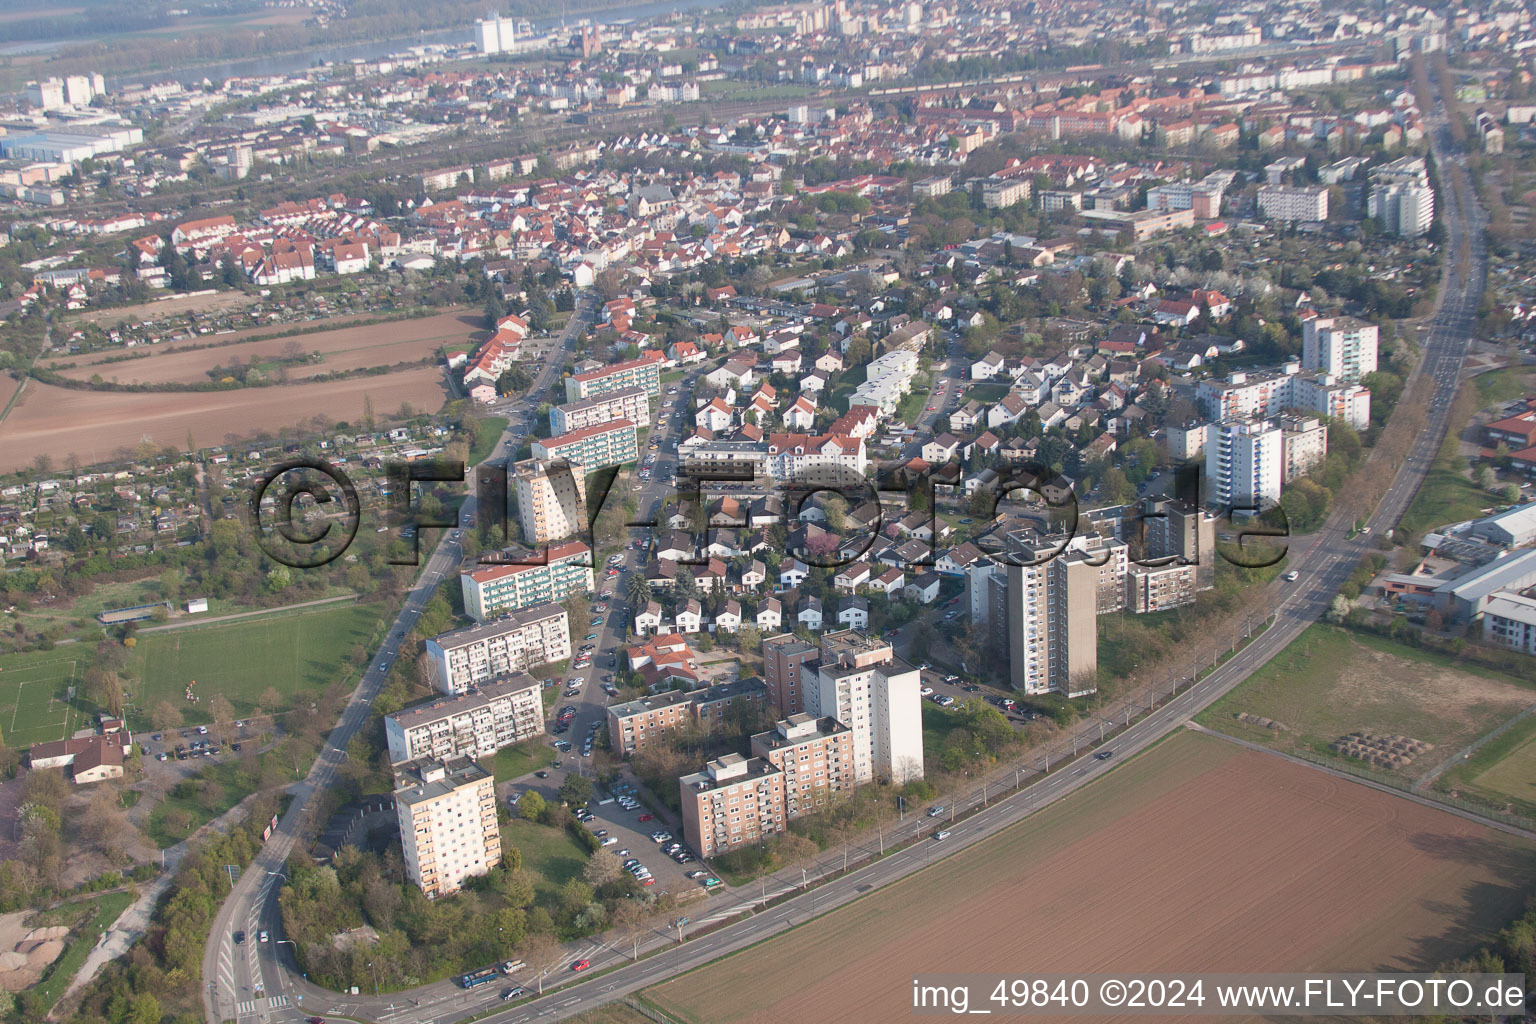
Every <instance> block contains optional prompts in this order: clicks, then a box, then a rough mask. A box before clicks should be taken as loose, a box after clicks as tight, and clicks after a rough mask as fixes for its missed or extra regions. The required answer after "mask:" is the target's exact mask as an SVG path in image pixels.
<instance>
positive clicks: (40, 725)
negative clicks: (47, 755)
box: [0, 644, 92, 749]
mask: <svg viewBox="0 0 1536 1024" xmlns="http://www.w3.org/2000/svg"><path fill="white" fill-rule="evenodd" d="M73 646H74V645H73V644H66V645H64V646H62V647H57V648H55V649H53V650H51V651H33V652H29V653H26V654H7V655H5V656H4V657H3V658H0V739H3V740H4V742H5V744H6V745H7V746H9V747H12V748H15V749H21V748H24V747H30V746H31V745H32V744H34V743H47V742H50V741H52V740H62V739H68V738H69V736H70V735H71V734H72V733H74V732H75V730H77V729H83V728H85V727H87V726H89V725H90V724H91V714H92V712H91V709H90V708H89V707H88V706H87V704H86V702H85V701H84V700H83V699H82V697H83V694H81V693H80V689H81V686H82V683H81V679H82V677H83V676H84V675H85V669H86V664H85V661H84V658H83V657H82V655H86V654H88V653H89V652H87V651H85V650H79V651H71V650H70V648H71V647H73Z"/></svg>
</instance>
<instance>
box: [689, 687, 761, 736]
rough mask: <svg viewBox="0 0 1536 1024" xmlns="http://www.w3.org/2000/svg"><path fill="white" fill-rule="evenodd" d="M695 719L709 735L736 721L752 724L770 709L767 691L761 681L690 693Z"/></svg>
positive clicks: (707, 688) (708, 688) (709, 688)
mask: <svg viewBox="0 0 1536 1024" xmlns="http://www.w3.org/2000/svg"><path fill="white" fill-rule="evenodd" d="M688 696H689V698H690V699H691V700H692V702H693V717H694V720H695V721H697V722H698V723H699V727H700V728H702V729H703V730H705V731H706V732H708V731H710V730H712V729H723V728H727V727H728V726H729V725H730V724H731V723H733V722H743V723H744V722H752V721H754V720H756V719H758V716H760V715H762V714H763V712H764V711H766V710H768V708H769V704H768V691H767V690H766V689H765V688H764V687H763V684H762V681H761V680H758V679H737V680H734V681H732V682H728V683H716V684H715V685H714V686H706V687H705V688H704V689H702V690H694V691H693V692H691V693H690V694H688Z"/></svg>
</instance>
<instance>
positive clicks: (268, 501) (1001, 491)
mask: <svg viewBox="0 0 1536 1024" xmlns="http://www.w3.org/2000/svg"><path fill="white" fill-rule="evenodd" d="M619 472H620V470H619V468H618V467H607V468H604V469H600V470H597V471H596V472H593V473H586V472H585V471H584V469H583V467H581V466H580V465H578V464H575V463H569V462H566V461H565V460H563V459H552V460H548V461H545V462H542V463H540V464H539V465H538V467H537V474H538V476H539V478H540V482H541V483H542V484H544V485H546V486H545V487H544V490H543V491H542V492H541V494H540V496H539V498H538V501H539V504H540V509H541V512H542V514H544V515H546V517H547V518H548V519H555V513H556V511H557V509H556V508H555V507H554V506H559V507H558V520H557V521H558V522H562V523H566V524H569V525H571V526H572V529H569V530H563V531H561V532H560V536H559V537H558V538H551V539H556V540H559V541H560V542H561V543H562V544H569V543H570V542H571V541H579V542H581V543H583V544H584V545H585V546H586V547H587V549H588V551H589V564H591V561H590V552H591V551H593V550H596V548H597V547H599V546H600V545H601V544H604V543H612V542H613V541H615V540H616V539H617V538H615V537H612V536H604V537H597V536H595V530H596V528H597V524H598V522H599V517H600V514H601V513H602V511H603V510H604V509H605V508H606V507H607V504H608V502H609V501H610V500H613V486H614V484H615V482H616V481H617V480H618V477H619ZM464 473H465V467H464V464H463V463H462V462H391V463H389V464H388V465H387V467H386V473H385V482H384V485H383V486H382V487H381V488H380V491H381V493H382V494H383V495H385V496H386V497H387V499H388V512H389V522H388V523H387V524H386V525H388V526H393V528H394V529H396V530H397V531H399V532H398V536H399V537H400V538H401V539H403V540H406V541H408V542H409V546H408V550H407V551H406V552H405V554H403V555H392V556H391V557H390V558H389V562H390V564H395V565H417V564H419V563H420V536H421V530H423V529H459V528H460V527H461V525H463V524H462V523H461V518H462V517H461V509H460V508H458V507H444V508H443V510H442V511H441V512H440V513H436V514H433V513H431V512H428V511H426V510H424V509H423V508H422V503H421V502H420V500H419V498H420V496H421V494H422V488H423V485H427V484H433V483H438V484H455V485H461V484H462V483H463V482H464ZM1200 484H1201V474H1200V466H1199V464H1198V463H1195V464H1190V465H1187V466H1185V467H1181V469H1180V471H1179V472H1178V473H1177V474H1176V476H1175V494H1174V495H1173V496H1172V497H1173V498H1174V499H1175V500H1176V501H1177V502H1178V504H1179V506H1180V507H1181V508H1184V509H1189V510H1196V509H1198V508H1199V507H1200V504H1201V502H1200V493H1201V489H1200ZM675 493H676V501H675V504H670V505H669V504H668V503H666V502H662V503H660V504H659V505H658V508H657V509H656V511H657V512H660V511H662V509H663V507H665V508H667V509H668V517H667V519H666V521H662V520H660V519H658V518H656V516H654V515H652V516H651V518H646V519H640V520H636V521H630V522H626V523H624V524H623V527H624V528H626V529H630V530H643V531H651V530H654V529H655V528H656V527H658V526H663V525H665V526H668V527H669V528H670V527H674V526H675V527H676V528H677V529H678V530H679V531H681V532H684V533H687V534H689V535H690V538H689V543H687V544H685V545H683V546H682V549H681V550H677V551H675V555H676V557H675V558H673V559H672V560H673V561H674V562H675V563H676V564H677V565H679V566H707V565H708V564H709V561H710V558H711V557H712V556H711V551H712V550H715V549H716V545H717V542H719V541H720V540H721V535H722V533H723V532H724V531H740V530H751V529H755V528H757V527H759V526H762V525H767V524H771V525H786V526H788V525H789V524H796V523H802V524H803V523H809V524H810V526H811V527H814V528H805V529H796V530H794V531H793V536H794V537H795V540H796V542H795V543H794V544H793V545H791V546H790V547H789V549H788V550H787V552H786V553H788V554H791V555H793V556H795V557H796V558H798V559H800V560H801V561H802V562H803V563H805V564H806V565H807V566H809V567H815V568H823V569H837V568H841V567H843V566H847V565H851V564H854V563H856V562H858V561H860V560H861V559H862V558H864V557H865V556H866V555H867V554H870V553H871V551H872V549H873V548H874V546H875V544H876V542H877V541H879V540H880V539H881V538H882V537H885V538H888V539H894V538H903V539H906V540H908V541H909V542H910V543H909V544H908V547H907V550H905V551H904V552H903V553H902V554H901V555H900V556H899V563H900V565H899V567H901V568H903V569H926V568H934V567H938V566H939V564H940V558H941V555H940V554H939V550H940V547H941V545H940V541H941V540H942V538H943V537H944V536H946V535H947V534H948V533H949V532H950V526H949V524H948V522H949V520H951V519H953V518H955V517H954V515H953V514H950V513H944V512H941V511H940V509H941V506H953V505H955V504H957V503H962V502H963V504H964V507H965V509H966V510H967V511H969V512H971V513H973V514H972V515H970V516H967V517H966V518H969V519H972V520H974V521H975V522H978V523H980V524H982V528H981V529H978V530H976V531H974V532H975V533H977V534H981V533H986V532H989V531H991V530H992V529H993V527H996V526H1004V525H1006V524H1007V523H1009V522H1014V523H1015V524H1016V525H1018V526H1019V527H1020V528H1023V529H1032V530H1033V531H1034V532H1035V533H1036V534H1038V535H1039V536H1040V537H1043V538H1046V539H1047V540H1048V541H1049V542H1050V543H1048V544H1046V545H1044V546H1041V545H1031V546H1028V547H1027V548H1023V549H1021V548H1020V547H1018V546H1007V545H996V546H995V548H996V549H995V550H993V551H992V552H991V553H992V554H993V555H994V557H995V558H997V559H999V560H1000V561H1002V562H1004V563H1005V564H1015V565H1026V564H1027V565H1038V564H1040V563H1042V562H1044V561H1048V560H1050V559H1051V558H1054V557H1057V556H1059V555H1060V554H1061V553H1062V552H1064V551H1066V550H1067V549H1068V548H1069V547H1070V546H1071V545H1072V542H1073V540H1074V538H1076V537H1078V536H1079V535H1080V532H1081V531H1082V530H1083V529H1084V523H1085V522H1086V521H1087V520H1088V519H1089V518H1097V519H1098V520H1099V521H1103V519H1104V517H1105V515H1106V513H1105V511H1104V510H1102V509H1098V510H1093V511H1091V512H1084V511H1082V510H1081V509H1080V507H1079V501H1078V497H1077V492H1076V489H1075V487H1074V485H1073V483H1072V481H1070V480H1068V479H1066V478H1065V477H1063V476H1061V474H1059V473H1056V472H1055V471H1053V470H1052V469H1050V468H1049V467H1046V466H1041V465H1038V464H1034V463H1022V464H1018V465H1014V466H1010V467H1007V468H1005V469H1004V470H1003V471H1001V472H1000V473H998V474H996V475H995V476H994V477H992V478H991V479H990V480H987V481H985V482H973V483H971V484H969V485H968V484H967V483H966V482H965V480H964V476H963V474H962V473H961V472H960V466H959V464H958V463H957V462H952V463H948V464H943V465H939V466H928V467H925V468H922V469H912V468H911V467H909V466H901V467H898V468H896V469H894V470H892V471H890V472H887V473H877V474H876V475H875V477H874V478H870V477H867V476H865V475H864V474H862V473H859V472H857V471H856V470H854V469H852V468H851V467H848V466H844V465H841V464H837V463H831V464H828V465H825V466H814V467H811V468H809V469H806V470H802V471H799V472H797V473H795V474H794V475H792V476H790V477H789V478H788V479H784V480H778V479H773V478H763V477H761V476H759V474H758V472H757V470H756V468H755V467H754V466H751V465H748V466H745V467H738V466H701V467H685V468H684V469H683V470H682V471H681V472H680V475H679V487H678V488H677V490H676V492H675ZM770 497H771V498H775V499H776V501H775V502H774V503H773V506H772V510H771V511H768V512H765V513H764V514H762V515H755V514H754V513H753V511H752V509H753V507H754V505H761V504H765V499H768V498H770ZM1161 497H1163V496H1153V497H1149V498H1147V499H1144V500H1142V501H1140V502H1138V503H1136V504H1135V505H1133V506H1130V507H1128V508H1120V509H1112V510H1110V512H1111V513H1113V517H1114V518H1118V520H1119V523H1118V526H1117V527H1116V533H1117V534H1118V535H1119V537H1120V538H1121V539H1124V540H1125V541H1126V542H1127V543H1129V544H1130V545H1131V546H1132V548H1133V550H1134V551H1135V552H1136V554H1134V555H1133V556H1132V557H1131V558H1130V561H1131V562H1133V563H1135V564H1138V565H1142V566H1146V567H1149V568H1155V567H1160V566H1164V565H1169V564H1176V563H1181V564H1190V563H1192V562H1194V561H1196V559H1195V558H1194V557H1191V554H1190V552H1191V551H1198V550H1199V545H1198V544H1196V545H1193V546H1186V547H1185V548H1184V550H1183V551H1182V552H1181V553H1169V552H1167V551H1159V553H1156V554H1149V553H1148V552H1151V551H1153V550H1156V549H1160V548H1165V547H1167V546H1168V545H1167V544H1162V545H1156V544H1151V543H1149V537H1150V536H1152V535H1153V534H1162V535H1166V534H1168V533H1169V532H1170V530H1169V526H1170V524H1169V521H1170V512H1169V511H1168V506H1167V502H1165V501H1162V500H1159V499H1160V498H1161ZM833 502H835V503H836V504H837V506H838V507H839V508H840V509H843V510H856V511H857V512H858V513H859V514H858V515H857V516H853V517H849V516H840V518H842V519H843V520H844V526H843V528H842V529H839V530H828V529H823V528H822V527H821V526H820V525H819V524H820V523H823V522H826V521H827V515H826V512H825V508H826V506H827V505H828V504H830V503H833ZM891 506H896V507H900V508H902V509H909V510H915V511H906V512H905V514H904V515H902V516H900V517H899V518H898V519H897V520H895V521H894V522H893V521H892V520H889V519H888V517H889V516H890V515H891V512H890V511H889V509H890V507H891ZM514 507H515V506H514V503H513V490H512V488H511V487H510V486H509V473H508V470H507V467H506V466H505V465H503V464H500V463H487V464H484V465H481V466H479V467H477V468H476V470H475V494H474V509H475V512H476V514H477V515H478V516H479V517H480V520H479V522H478V523H476V524H475V525H476V526H477V527H478V528H479V529H480V530H481V531H482V537H483V538H484V539H485V540H486V541H487V543H489V545H490V546H491V547H492V549H493V550H491V551H489V552H487V553H485V554H482V555H480V556H479V561H480V562H481V563H483V564H496V565H509V564H511V565H544V564H548V560H549V547H548V545H547V544H541V543H538V542H537V539H536V538H535V539H534V540H535V542H534V543H533V544H532V545H531V546H515V545H514V543H513V537H512V530H511V526H512V523H513V511H514ZM687 508H691V509H696V510H699V512H700V513H701V514H700V515H696V516H695V515H689V514H685V513H684V512H683V511H682V510H683V509H687ZM252 511H253V515H254V520H255V523H256V536H257V541H258V544H259V545H260V546H261V549H262V551H264V552H265V553H266V554H267V555H268V556H269V557H270V558H272V559H273V560H274V561H277V562H281V563H282V564H284V565H287V566H291V567H293V568H306V569H307V568H318V567H320V566H323V565H327V564H329V563H330V562H332V561H334V560H335V559H337V558H339V557H340V556H341V555H342V554H344V553H345V552H346V550H347V548H348V547H349V546H350V545H351V544H352V542H353V540H354V538H355V537H356V535H357V531H358V526H359V523H360V520H361V504H360V501H359V498H358V491H357V488H356V486H355V485H354V484H353V483H352V481H351V480H350V479H349V478H348V476H347V474H346V473H345V472H343V471H342V470H341V469H340V468H339V467H337V466H335V465H333V464H331V463H328V462H325V461H324V460H320V459H295V460H290V461H288V462H285V463H282V464H281V465H279V466H277V467H274V468H273V469H272V470H270V471H269V472H268V473H266V474H264V475H263V476H262V477H261V478H260V479H259V480H258V481H257V482H256V486H255V488H254V491H253V494H252ZM1212 518H1214V519H1216V521H1217V523H1220V524H1222V532H1221V534H1220V536H1221V538H1222V540H1223V543H1221V544H1216V545H1212V551H1213V553H1214V555H1215V556H1219V557H1221V558H1222V559H1224V560H1225V561H1227V562H1230V563H1231V564H1233V565H1236V566H1240V567H1243V568H1249V569H1255V568H1263V567H1266V566H1270V565H1274V564H1276V563H1277V562H1279V561H1280V560H1281V559H1283V558H1284V557H1285V554H1286V550H1287V549H1286V546H1285V545H1284V543H1283V539H1284V538H1286V537H1288V536H1289V535H1290V530H1289V524H1288V522H1287V520H1286V517H1285V513H1284V510H1283V509H1282V508H1281V507H1280V506H1278V505H1270V506H1268V507H1264V508H1260V507H1255V506H1246V507H1245V506H1235V507H1231V508H1226V509H1223V510H1221V512H1220V514H1219V516H1217V515H1214V514H1213V515H1212ZM674 519H676V520H677V522H674ZM850 521H851V523H852V529H849V528H848V525H849V522H850ZM524 539H525V540H528V539H529V538H526V537H525V538H524ZM715 557H718V555H716V556H715ZM592 567H594V568H595V565H593V566H592Z"/></svg>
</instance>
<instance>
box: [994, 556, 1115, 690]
mask: <svg viewBox="0 0 1536 1024" xmlns="http://www.w3.org/2000/svg"><path fill="white" fill-rule="evenodd" d="M1058 551H1059V553H1055V552H1058ZM1036 554H1037V558H1036V560H1035V564H1031V565H1014V564H1009V565H1007V566H1005V567H1004V570H1003V572H1002V573H1001V574H1000V575H995V576H993V578H992V581H991V583H990V586H991V587H992V593H991V602H992V604H993V607H995V608H1000V609H1001V611H1002V615H1001V616H993V620H992V628H993V633H994V635H995V636H998V638H999V639H1002V637H1006V638H1007V640H1006V643H1007V656H1008V665H1009V682H1010V683H1011V685H1012V686H1013V688H1014V689H1015V690H1020V691H1022V692H1024V693H1030V694H1037V693H1059V694H1062V695H1063V696H1068V697H1077V696H1081V695H1083V694H1089V693H1093V692H1094V691H1095V690H1097V689H1098V664H1099V663H1098V607H1099V600H1100V598H1099V586H1100V574H1099V568H1101V567H1099V566H1096V565H1094V564H1093V561H1094V556H1092V555H1090V554H1089V553H1088V552H1087V551H1085V550H1083V549H1082V548H1080V547H1072V546H1069V547H1067V548H1066V550H1059V545H1049V544H1042V545H1041V546H1040V547H1039V548H1037V549H1036ZM1016 560H1019V561H1022V560H1023V559H1016ZM1120 578H1121V580H1122V581H1123V580H1124V575H1123V570H1122V575H1121V577H1120ZM1122 586H1123V582H1122ZM999 618H1001V622H999V621H997V620H998V619H999Z"/></svg>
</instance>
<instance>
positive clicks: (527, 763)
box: [491, 688, 556, 782]
mask: <svg viewBox="0 0 1536 1024" xmlns="http://www.w3.org/2000/svg"><path fill="white" fill-rule="evenodd" d="M549 692H551V693H553V692H556V691H554V690H553V688H552V689H551V690H550V691H549ZM545 742H546V740H545V738H544V737H540V738H539V739H533V740H524V741H523V742H522V743H514V744H513V745H512V746H510V747H502V748H501V749H500V750H498V751H496V756H495V757H494V758H492V760H491V766H492V773H493V774H494V775H495V776H496V781H497V782H506V781H507V780H508V779H517V778H521V777H522V776H524V775H527V774H528V773H529V772H531V771H533V770H534V769H536V768H544V767H547V766H548V764H549V762H550V761H551V760H553V759H554V756H555V755H554V752H553V751H552V750H550V748H549V747H547V746H545V745H544V744H545Z"/></svg>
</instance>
